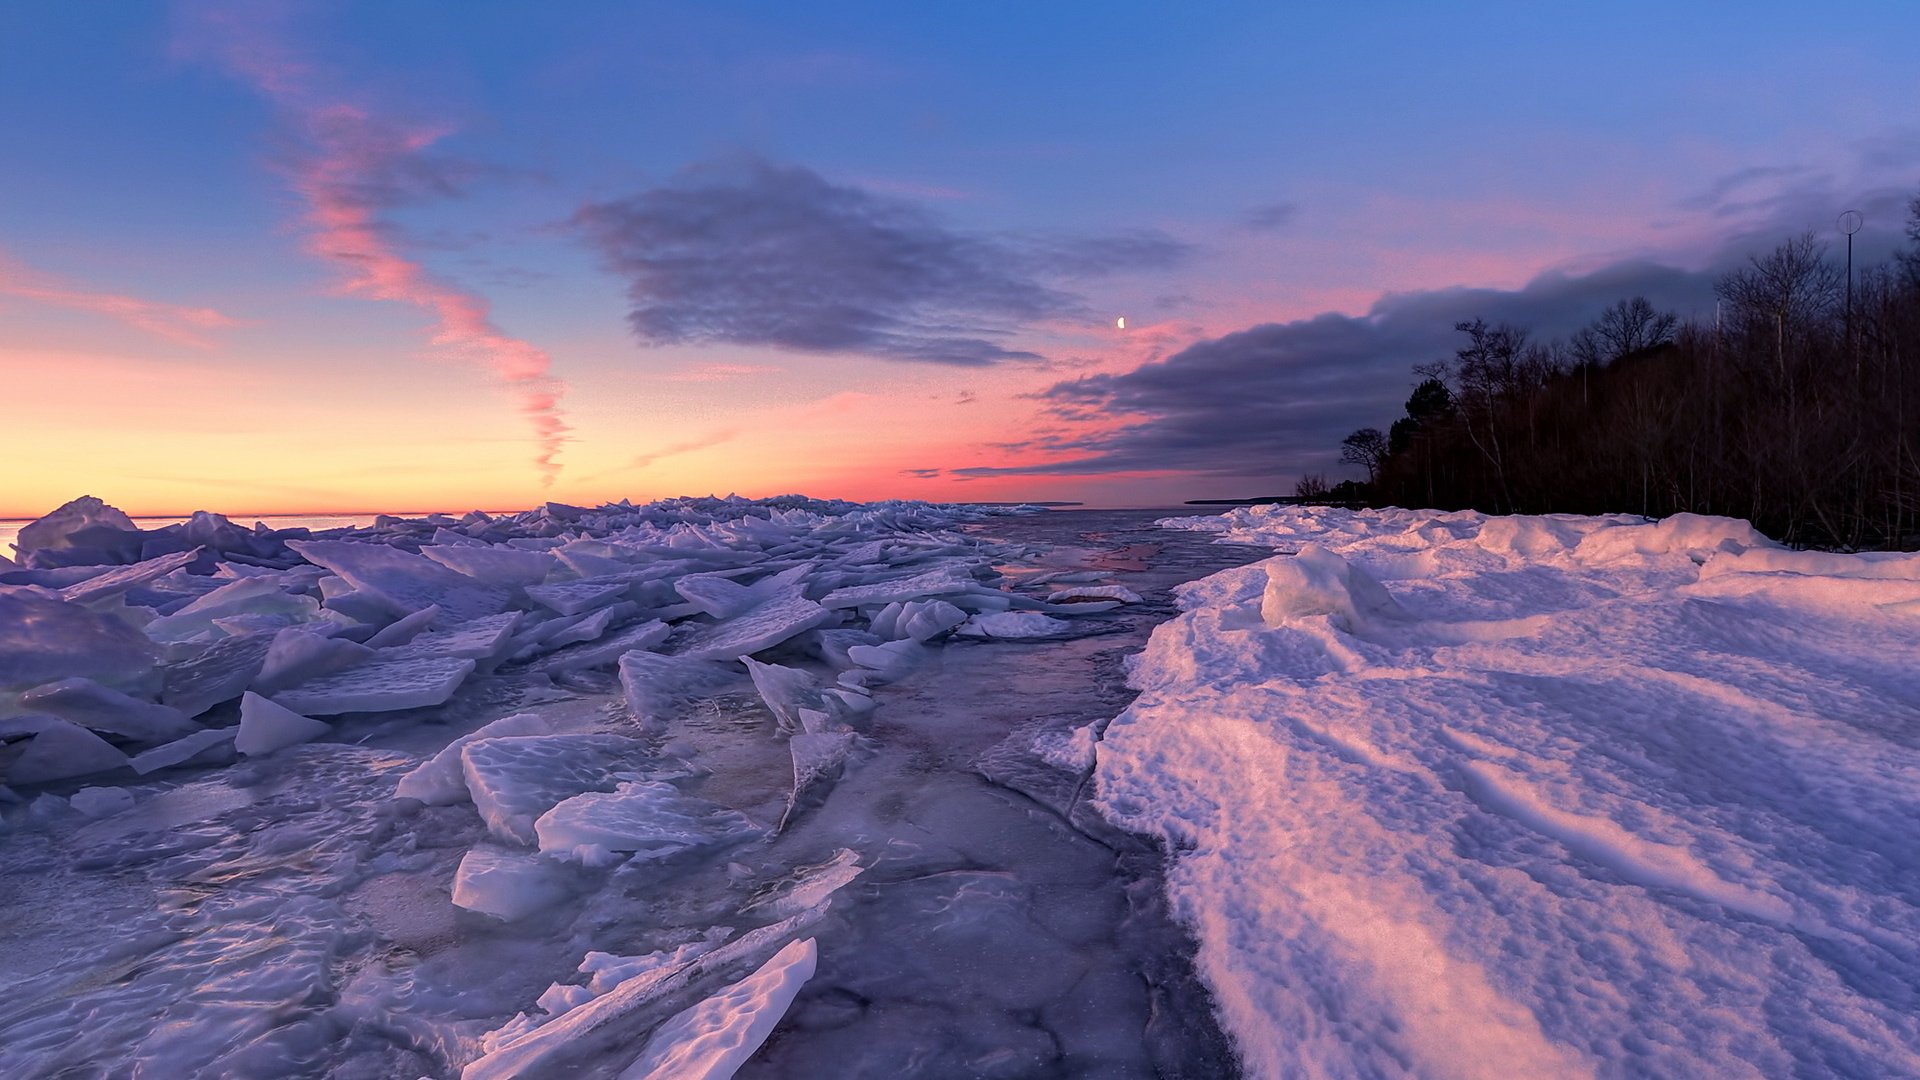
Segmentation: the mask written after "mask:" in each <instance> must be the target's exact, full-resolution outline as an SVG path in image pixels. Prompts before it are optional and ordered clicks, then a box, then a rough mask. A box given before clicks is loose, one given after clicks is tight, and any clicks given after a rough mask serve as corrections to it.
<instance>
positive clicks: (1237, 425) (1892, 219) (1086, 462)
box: [950, 191, 1904, 479]
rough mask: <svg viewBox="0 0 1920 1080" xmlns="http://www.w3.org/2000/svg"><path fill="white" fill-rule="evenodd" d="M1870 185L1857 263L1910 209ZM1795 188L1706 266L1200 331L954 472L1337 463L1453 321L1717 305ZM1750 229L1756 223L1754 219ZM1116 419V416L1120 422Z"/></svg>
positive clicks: (1052, 395)
mask: <svg viewBox="0 0 1920 1080" xmlns="http://www.w3.org/2000/svg"><path fill="white" fill-rule="evenodd" d="M1898 194H1899V193H1895V192H1891V191H1887V192H1878V193H1869V195H1867V196H1864V197H1860V198H1857V199H1856V200H1854V201H1855V203H1856V204H1857V205H1862V206H1865V207H1871V208H1872V210H1871V211H1870V213H1869V221H1870V222H1874V221H1876V220H1877V223H1878V226H1877V231H1875V232H1874V233H1872V234H1868V233H1863V234H1862V240H1863V241H1864V243H1863V244H1862V248H1863V249H1864V251H1862V252H1858V253H1857V254H1859V255H1860V257H1859V259H1858V262H1859V264H1862V265H1864V264H1865V263H1867V262H1870V261H1871V260H1870V259H1869V258H1867V257H1866V253H1868V252H1884V251H1890V250H1891V249H1892V247H1893V246H1894V244H1893V240H1894V237H1895V236H1896V235H1897V232H1896V231H1897V229H1898V227H1899V224H1900V223H1901V222H1902V221H1903V220H1904V211H1901V212H1898V213H1896V212H1895V210H1894V208H1893V207H1892V206H1890V205H1887V204H1888V203H1889V200H1890V199H1892V198H1894V197H1895V196H1896V195H1898ZM1834 202H1835V200H1834V199H1833V198H1831V197H1830V196H1829V197H1823V198H1821V199H1819V200H1817V203H1818V205H1811V204H1807V203H1805V202H1804V201H1803V200H1802V199H1801V198H1800V197H1799V196H1796V197H1794V198H1788V199H1785V200H1783V201H1782V202H1780V203H1779V204H1777V205H1775V206H1774V208H1773V209H1774V210H1775V212H1776V217H1775V225H1774V227H1773V229H1772V230H1771V231H1769V232H1767V233H1766V235H1765V238H1764V241H1761V240H1758V239H1757V238H1750V237H1747V236H1745V235H1744V234H1743V236H1741V237H1738V238H1736V239H1735V240H1734V241H1731V242H1729V243H1728V244H1726V245H1725V246H1724V247H1722V248H1721V249H1720V250H1719V251H1718V252H1717V253H1716V255H1715V257H1714V258H1713V259H1712V260H1710V262H1709V264H1708V265H1707V266H1706V267H1704V268H1701V269H1679V268H1675V267H1672V266H1666V265H1662V264H1660V263H1657V262H1653V261H1649V260H1626V261H1621V262H1617V263H1614V264H1612V265H1608V266H1605V267H1602V268H1600V269H1598V270H1594V271H1592V272H1589V273H1584V274H1568V273H1562V272H1552V273H1546V274H1542V275H1540V276H1539V277H1537V278H1535V279H1534V280H1533V281H1531V282H1529V283H1528V284H1527V285H1526V286H1525V287H1523V288H1520V289H1515V290H1499V289H1474V288H1453V289H1442V290H1435V291H1427V292H1411V293H1399V294H1391V295H1388V296H1384V297H1382V298H1381V299H1380V300H1379V301H1378V302H1377V303H1375V304H1374V305H1373V307H1372V308H1371V309H1370V310H1369V311H1368V312H1367V313H1366V314H1365V315H1363V316H1357V317H1356V316H1347V315H1339V314H1325V315H1319V316H1316V317H1314V318H1311V319H1302V320H1299V321H1296V322H1289V323H1268V324H1265V325H1261V326H1254V327H1251V328H1248V329H1246V330H1242V331H1239V332H1237V333H1232V334H1228V335H1226V336H1224V337H1219V338H1214V339H1212V340H1208V341H1202V342H1199V343H1198V344H1195V345H1192V346H1189V347H1188V348H1186V349H1184V350H1182V351H1180V352H1178V353H1175V354H1174V355H1172V356H1169V357H1167V358H1165V359H1164V360H1158V361H1155V362H1153V363H1149V364H1145V365H1143V366H1141V367H1139V368H1137V369H1135V370H1133V371H1129V372H1125V373H1121V374H1101V375H1092V376H1087V377H1084V378H1079V379H1073V380H1069V381H1065V382H1060V383H1057V384H1055V385H1054V386H1053V387H1051V388H1050V389H1048V390H1047V391H1045V392H1044V394H1043V395H1042V400H1043V401H1045V403H1046V414H1047V415H1048V416H1049V417H1050V419H1051V421H1052V426H1050V427H1047V428H1043V429H1041V430H1039V431H1037V432H1036V434H1035V435H1034V436H1033V437H1032V438H1030V439H1028V440H1027V441H1025V442H1021V443H1017V444H1010V445H1005V446H1002V447H1000V448H999V449H1002V450H1005V451H1011V452H1018V453H1046V454H1047V455H1049V456H1054V457H1058V458H1060V459H1061V461H1060V462H1059V463H1056V464H1048V465H1031V466H1016V467H992V466H982V467H968V468H957V469H953V470H950V472H951V475H954V476H972V477H980V476H992V475H1007V474H1024V475H1096V474H1107V473H1123V472H1141V471H1155V470H1174V471H1180V472H1186V473H1191V474H1194V475H1196V476H1201V477H1223V478H1224V477H1234V478H1271V479H1280V478H1291V477H1296V476H1299V475H1301V474H1302V473H1309V472H1320V471H1326V472H1334V471H1336V470H1338V468H1339V464H1338V461H1339V452H1338V451H1339V440H1340V438H1341V437H1342V436H1344V435H1346V434H1347V433H1348V432H1350V431H1353V430H1354V429H1356V428H1359V427H1367V426H1372V427H1382V428H1384V427H1385V426H1386V425H1387V424H1389V423H1390V422H1392V421H1393V420H1394V419H1395V418H1396V417H1398V416H1399V415H1400V414H1401V412H1402V409H1403V406H1404V403H1405V401H1406V397H1407V395H1408V393H1409V392H1410V391H1411V389H1412V387H1413V385H1414V384H1415V382H1416V381H1417V378H1418V377H1417V376H1415V375H1414V374H1413V372H1412V367H1413V365H1414V364H1418V363H1425V362H1429V361H1433V360H1438V359H1441V358H1444V357H1447V356H1450V355H1451V354H1452V352H1453V350H1454V349H1455V348H1457V347H1458V343H1459V342H1458V339H1459V337H1460V335H1459V334H1458V333H1457V332H1456V331H1455V330H1454V329H1453V325H1454V323H1456V322H1458V321H1461V320H1465V319H1472V318H1485V319H1487V320H1488V321H1490V322H1510V323H1514V324H1517V325H1521V326H1526V327H1529V328H1530V329H1531V330H1532V331H1533V333H1534V336H1535V338H1536V339H1537V340H1550V339H1554V338H1564V337H1565V336H1567V335H1569V334H1571V333H1572V332H1573V331H1575V330H1577V329H1578V328H1580V327H1581V326H1583V325H1585V324H1586V323H1588V322H1589V321H1591V320H1592V319H1593V318H1594V317H1595V316H1597V315H1598V314H1599V313H1600V312H1601V311H1602V310H1603V309H1605V308H1606V307H1607V306H1608V305H1609V304H1612V303H1613V302H1614V301H1616V300H1619V299H1622V298H1626V297H1632V296H1645V297H1647V298H1648V299H1649V300H1651V301H1652V302H1653V303H1654V304H1655V305H1656V306H1658V307H1661V308H1664V309H1668V310H1673V311H1677V312H1678V313H1679V314H1680V315H1681V316H1682V317H1694V318H1699V319H1702V320H1706V319H1711V318H1712V317H1713V312H1714V293H1713V285H1714V282H1715V280H1716V279H1717V278H1718V277H1719V276H1720V275H1721V274H1723V273H1724V272H1726V271H1727V270H1728V269H1731V268H1733V267H1735V266H1738V265H1740V264H1741V263H1743V262H1744V261H1745V260H1746V258H1747V257H1748V256H1749V255H1751V254H1756V253H1759V252H1762V251H1764V250H1766V249H1768V248H1771V247H1772V246H1773V245H1774V244H1776V243H1778V242H1779V241H1781V240H1784V239H1786V238H1787V237H1788V236H1790V235H1792V234H1793V233H1794V232H1797V231H1799V227H1797V226H1791V225H1789V224H1788V223H1789V222H1794V221H1796V220H1798V217H1800V216H1804V215H1805V214H1809V213H1817V214H1819V215H1823V216H1824V215H1827V214H1828V207H1829V206H1830V205H1832V204H1834ZM1755 231H1756V232H1757V231H1758V230H1757V229H1756V230H1755ZM1114 421H1119V422H1120V423H1119V426H1117V427H1116V426H1114Z"/></svg>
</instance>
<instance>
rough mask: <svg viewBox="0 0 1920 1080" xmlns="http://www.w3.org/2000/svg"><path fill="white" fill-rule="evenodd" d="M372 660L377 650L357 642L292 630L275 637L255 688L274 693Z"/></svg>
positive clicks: (311, 630) (286, 630) (307, 630)
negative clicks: (374, 650)
mask: <svg viewBox="0 0 1920 1080" xmlns="http://www.w3.org/2000/svg"><path fill="white" fill-rule="evenodd" d="M372 657H373V650H372V649H371V648H369V647H367V646H365V645H361V644H359V643H357V642H352V641H348V640H346V639H344V638H338V637H329V636H327V635H325V634H322V633H320V632H319V631H318V630H314V629H303V628H301V627H289V628H287V629H285V630H282V631H280V632H279V633H277V634H275V635H274V636H273V641H272V644H271V645H270V646H269V647H268V648H267V654H266V659H265V660H264V661H262V663H261V667H260V674H259V675H257V676H255V677H254V679H253V684H252V685H253V689H254V690H257V691H259V692H260V693H262V694H274V693H277V692H279V691H281V690H285V689H287V688H288V687H291V686H298V685H300V684H301V683H303V682H305V681H306V680H308V679H312V678H316V677H318V676H321V675H326V674H329V673H331V672H335V671H340V670H343V669H345V668H350V667H352V666H353V665H355V664H359V663H364V662H365V661H367V660H369V659H371V658H372Z"/></svg>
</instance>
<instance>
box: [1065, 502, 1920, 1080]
mask: <svg viewBox="0 0 1920 1080" xmlns="http://www.w3.org/2000/svg"><path fill="white" fill-rule="evenodd" d="M1163 524H1164V525H1166V526H1168V527H1170V528H1176V529H1190V530H1198V531H1200V532H1203V533H1211V534H1215V535H1218V536H1220V537H1222V538H1224V539H1227V540H1231V541H1235V542H1239V543H1251V544H1260V545H1265V546H1267V547H1269V548H1277V549H1280V550H1282V551H1283V552H1286V554H1282V555H1279V556H1277V557H1275V558H1273V559H1271V560H1268V561H1266V562H1264V563H1260V564H1256V565H1252V566H1247V567H1243V568H1239V569H1233V570H1228V571H1224V572H1222V573H1219V574H1216V575H1214V576H1212V577H1209V578H1206V579H1204V580H1202V581H1198V582H1195V583H1193V584H1190V585H1188V586H1186V587H1185V588H1184V590H1183V592H1182V596H1181V600H1182V604H1183V606H1184V607H1185V608H1186V609H1187V612H1186V614H1184V615H1181V616H1180V617H1179V618H1177V619H1175V620H1173V621H1172V622H1169V623H1166V624H1164V625H1162V626H1161V627H1159V628H1158V629H1156V630H1155V631H1154V634H1153V638H1152V642H1151V644H1150V645H1149V646H1148V648H1147V650H1146V652H1145V653H1144V654H1143V655H1142V656H1141V657H1140V658H1139V660H1138V662H1137V663H1136V664H1135V665H1134V667H1133V669H1132V672H1131V678H1132V682H1133V684H1134V685H1135V686H1136V687H1138V688H1140V689H1141V690H1142V691H1143V693H1142V695H1141V697H1140V698H1139V699H1138V700H1137V701H1136V702H1135V703H1134V704H1133V705H1132V707H1130V708H1129V709H1128V710H1127V711H1126V712H1124V713H1123V714H1121V716H1120V717H1119V718H1118V719H1116V720H1114V721H1113V723H1112V724H1111V725H1110V726H1109V727H1108V728H1107V729H1106V731H1105V735H1104V738H1103V739H1101V740H1100V742H1099V744H1098V747H1097V756H1098V769H1097V789H1098V799H1099V804H1100V806H1101V807H1102V808H1103V809H1104V810H1105V812H1106V813H1107V814H1108V815H1109V816H1110V817H1111V818H1112V819H1114V820H1115V821H1116V822H1118V823H1120V824H1122V825H1124V826H1126V827H1128V828H1131V829H1136V830H1141V831H1147V832H1153V833H1157V834H1159V835H1161V836H1163V837H1165V838H1166V839H1167V840H1168V841H1169V842H1170V843H1171V844H1172V845H1173V847H1174V848H1175V850H1177V851H1178V852H1179V854H1178V855H1177V857H1176V861H1175V864H1174V866H1173V867H1172V869H1171V870H1170V873H1169V881H1170V888H1171V892H1172V902H1173V904H1174V907H1175V910H1176V911H1178V912H1179V913H1180V914H1181V915H1182V916H1183V917H1184V918H1185V919H1186V920H1188V921H1189V922H1190V924H1191V925H1193V926H1195V927H1196V928H1197V929H1198V932H1199V938H1200V953H1199V966H1200V971H1201V974H1202V976H1203V977H1204V978H1205V979H1206V980H1207V981H1208V982H1209V983H1210V984H1211V985H1212V987H1213V988H1214V990H1215V992H1216V996H1217V1000H1218V1001H1219V1002H1220V1003H1221V1007H1222V1010H1223V1017H1224V1021H1225V1023H1226V1025H1227V1026H1228V1027H1229V1028H1230V1029H1231V1030H1232V1031H1233V1033H1234V1035H1235V1037H1236V1040H1237V1042H1238V1045H1239V1047H1240V1049H1241V1051H1242V1052H1243V1054H1244V1055H1245V1058H1246V1064H1247V1066H1248V1068H1249V1070H1250V1071H1253V1072H1255V1073H1258V1074H1261V1075H1268V1076H1290V1075H1316V1074H1328V1075H1335V1074H1337V1075H1377V1074H1379V1075H1384V1074H1392V1075H1398V1074H1402V1073H1407V1074H1412V1075H1418V1076H1473V1075H1486V1074H1487V1072H1488V1071H1489V1070H1491V1069H1494V1068H1496V1067H1495V1066H1493V1065H1491V1064H1490V1063H1494V1062H1498V1063H1499V1064H1498V1066H1497V1069H1498V1071H1500V1072H1502V1073H1506V1074H1510V1075H1517V1076H1519V1075H1524V1076H1585V1075H1602V1076H1618V1075H1653V1076H1689V1075H1695V1076H1708V1075H1713V1076H1718V1075H1752V1076H1787V1075H1822V1076H1912V1075H1920V1009H1916V1007H1915V1006H1916V1003H1917V1002H1920V999H1917V998H1916V996H1915V991H1914V983H1913V980H1912V974H1913V972H1914V971H1916V970H1920V879H1916V877H1915V875H1914V872H1913V869H1914V865H1915V863H1914V858H1913V845H1912V831H1913V823H1914V822H1915V821H1917V820H1920V750H1916V741H1915V737H1914V736H1915V732H1916V731H1920V620H1916V617H1915V615H1914V614H1913V608H1914V603H1915V600H1916V598H1920V556H1914V555H1894V554H1865V555H1832V554H1817V553H1804V552H1792V551H1786V550H1783V549H1781V548H1779V547H1777V546H1776V545H1774V544H1772V543H1770V542H1768V541H1767V540H1765V539H1764V538H1762V537H1760V536H1758V535H1757V534H1755V533H1754V532H1753V530H1752V529H1751V528H1749V527H1748V526H1747V525H1746V524H1745V523H1744V522H1738V521H1729V520H1726V519H1720V518H1703V517H1695V516H1692V515H1679V516H1677V517H1674V518H1669V519H1667V520H1665V521H1661V522H1658V523H1652V522H1644V521H1642V520H1640V519H1637V518H1626V517H1616V518H1582V517H1566V516H1554V517H1546V518H1527V517H1505V518H1502V517H1486V516H1483V515H1480V514H1476V513H1468V512H1463V513H1448V514H1443V513H1437V512H1409V511H1399V510H1385V511H1361V512H1350V511H1343V510H1321V509H1308V508H1281V507H1260V508H1252V509H1242V510H1235V511H1233V512H1231V513H1228V514H1225V515H1223V516H1221V517H1213V518H1182V519H1170V520H1168V521H1166V522H1163Z"/></svg>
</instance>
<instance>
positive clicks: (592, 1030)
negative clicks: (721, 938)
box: [460, 908, 825, 1080]
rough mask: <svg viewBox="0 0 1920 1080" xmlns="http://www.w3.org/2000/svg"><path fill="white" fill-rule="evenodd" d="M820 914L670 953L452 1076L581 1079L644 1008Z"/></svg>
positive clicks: (634, 1025) (630, 1033)
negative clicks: (682, 955) (686, 957)
mask: <svg viewBox="0 0 1920 1080" xmlns="http://www.w3.org/2000/svg"><path fill="white" fill-rule="evenodd" d="M823 914H825V909H824V908H815V909H812V910H810V911H807V912H804V913H802V914H799V915H795V916H793V917H792V918H790V919H786V920H783V921H781V922H777V923H774V924H773V925H771V926H763V927H760V928H759V929H757V930H750V931H748V932H747V933H745V934H742V935H740V936H739V937H738V938H735V939H734V940H732V941H729V942H727V943H726V944H724V945H721V946H719V947H717V948H714V949H711V950H709V951H705V952H703V953H701V954H700V955H698V956H696V957H695V958H694V959H692V960H690V961H687V962H685V963H680V962H677V961H678V957H677V954H676V958H675V961H674V962H669V963H666V964H661V965H659V966H655V967H649V968H647V969H646V970H644V971H642V972H641V973H639V974H637V975H634V976H633V977H632V978H630V979H627V980H626V981H624V982H622V983H620V984H619V985H618V986H616V987H614V988H613V989H611V990H609V991H607V992H606V993H604V994H601V995H600V996H599V997H596V998H594V999H593V1000H592V1001H589V1002H587V1003H585V1004H583V1005H579V1006H576V1007H574V1008H572V1009H569V1010H568V1011H567V1013H566V1014H565V1015H564V1016H560V1017H557V1018H555V1019H553V1020H551V1021H549V1022H548V1023H545V1024H541V1025H539V1026H536V1027H533V1028H532V1030H530V1031H523V1032H522V1033H520V1034H518V1035H517V1036H516V1037H512V1038H502V1039H500V1040H498V1041H495V1042H492V1044H491V1048H490V1049H489V1050H488V1051H487V1054H486V1056H485V1057H482V1058H480V1059H479V1060H477V1061H475V1062H473V1063H471V1064H469V1065H468V1066H467V1067H466V1068H465V1069H464V1070H463V1071H462V1072H461V1073H460V1077H461V1080H508V1078H511V1077H522V1076H527V1077H530V1076H564V1075H581V1074H585V1073H588V1072H590V1071H591V1066H590V1065H589V1064H588V1063H589V1062H590V1061H594V1060H598V1059H599V1057H600V1056H601V1055H605V1054H606V1053H607V1052H608V1051H609V1050H612V1049H614V1048H616V1047H622V1046H629V1045H631V1043H632V1041H633V1040H634V1038H635V1037H636V1036H637V1035H638V1034H639V1032H640V1031H644V1030H645V1027H644V1025H645V1024H646V1023H647V1021H648V1019H649V1017H651V1016H656V1015H657V1014H656V1013H654V1012H653V1011H652V1009H651V1007H652V1006H654V1005H655V1004H656V1003H658V1002H660V1001H661V1000H663V999H665V998H667V997H669V996H670V995H673V994H676V993H678V992H680V991H682V990H684V989H686V988H687V987H688V986H689V985H690V984H692V983H693V982H695V981H696V980H698V979H701V978H703V977H705V976H707V975H710V974H713V973H714V972H716V971H720V970H723V969H725V968H728V967H732V966H733V965H736V964H743V963H746V962H752V961H755V960H757V958H759V957H762V956H769V955H772V954H773V952H774V948H775V946H776V945H777V944H779V943H781V942H784V941H787V940H788V939H790V938H791V937H792V936H793V935H794V934H795V933H797V932H798V931H800V930H801V929H802V928H804V927H806V926H807V925H809V924H810V923H812V922H814V921H817V920H818V919H819V918H820V917H821V916H822V915H823Z"/></svg>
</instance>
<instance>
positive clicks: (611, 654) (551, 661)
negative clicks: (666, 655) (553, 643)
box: [532, 619, 672, 674]
mask: <svg viewBox="0 0 1920 1080" xmlns="http://www.w3.org/2000/svg"><path fill="white" fill-rule="evenodd" d="M671 632H672V627H669V626H668V625H667V624H666V623H663V622H661V621H659V620H658V619H654V620H650V621H648V622H643V623H636V624H634V625H633V626H629V627H627V628H626V629H624V630H622V631H620V632H619V633H617V634H615V635H613V636H612V637H610V638H606V639H605V640H602V641H591V642H585V643H583V644H579V645H572V646H568V647H567V648H564V649H561V650H560V651H559V652H556V653H553V654H552V655H549V656H543V657H541V658H540V659H538V660H535V661H534V662H533V665H532V667H533V670H535V671H540V672H546V673H548V674H551V673H554V672H559V671H585V670H588V669H590V668H601V667H612V666H613V665H615V664H617V663H619V662H620V658H621V657H622V656H625V655H627V654H628V653H630V652H634V651H635V650H640V649H651V648H653V647H654V646H655V645H658V644H660V643H661V642H662V641H665V640H666V639H667V635H668V634H669V633H671Z"/></svg>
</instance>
